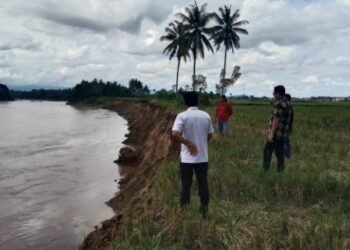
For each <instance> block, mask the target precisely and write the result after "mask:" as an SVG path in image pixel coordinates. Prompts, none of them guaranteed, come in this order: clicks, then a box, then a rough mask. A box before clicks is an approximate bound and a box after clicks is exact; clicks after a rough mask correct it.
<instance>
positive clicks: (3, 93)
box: [0, 83, 13, 101]
mask: <svg viewBox="0 0 350 250" xmlns="http://www.w3.org/2000/svg"><path fill="white" fill-rule="evenodd" d="M12 100H13V97H12V96H11V94H10V90H9V89H8V87H7V86H6V85H5V84H1V83H0V101H12Z"/></svg>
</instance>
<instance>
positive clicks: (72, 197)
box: [0, 101, 128, 250]
mask: <svg viewBox="0 0 350 250" xmlns="http://www.w3.org/2000/svg"><path fill="white" fill-rule="evenodd" d="M126 133H128V128H127V121H126V120H125V119H123V118H122V117H120V116H119V115H118V114H116V113H115V112H111V111H107V110H102V109H92V108H75V107H71V106H68V105H66V104H65V103H64V102H39V101H35V102H32V101H14V102H0V249H1V250H2V249H4V250H5V249H6V250H13V249H14V250H17V249H35V250H40V249H45V250H46V249H55V250H56V249H77V247H78V246H79V243H81V241H82V240H83V239H84V236H86V235H87V234H88V233H89V232H91V231H92V230H93V229H94V226H95V225H100V222H102V221H103V220H105V219H109V218H110V217H112V216H113V211H112V209H111V208H110V207H108V206H107V205H106V204H105V202H106V201H108V200H109V199H111V198H112V197H113V196H114V194H115V193H116V192H117V191H118V187H117V183H116V182H115V180H117V179H119V178H120V176H119V172H118V166H117V165H116V164H114V163H113V161H114V160H115V159H116V158H117V154H118V151H119V149H120V148H121V147H122V141H123V140H124V139H125V134H126Z"/></svg>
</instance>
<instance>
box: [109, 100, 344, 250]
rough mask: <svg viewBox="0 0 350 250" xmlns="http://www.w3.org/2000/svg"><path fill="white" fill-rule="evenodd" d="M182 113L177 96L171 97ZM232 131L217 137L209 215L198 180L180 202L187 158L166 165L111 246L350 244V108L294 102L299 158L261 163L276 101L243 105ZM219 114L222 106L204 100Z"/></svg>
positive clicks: (213, 149)
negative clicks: (183, 207) (185, 207)
mask: <svg viewBox="0 0 350 250" xmlns="http://www.w3.org/2000/svg"><path fill="white" fill-rule="evenodd" d="M163 105H168V106H170V107H171V109H172V110H177V111H180V109H182V108H183V107H181V108H180V107H179V106H178V105H177V104H163ZM234 106H235V109H236V113H235V114H234V116H233V119H231V124H230V126H231V129H230V134H229V135H228V136H227V137H226V138H220V137H218V136H217V137H215V138H214V140H213V141H212V142H210V144H209V155H210V156H209V157H210V160H209V161H210V163H209V173H208V174H209V188H210V195H211V196H210V204H209V216H208V218H207V219H206V220H203V219H202V218H201V216H200V214H199V211H198V209H199V199H198V195H197V189H196V183H195V182H194V185H193V189H192V198H191V204H190V207H189V211H188V212H187V213H185V214H183V213H181V212H180V209H179V205H178V203H179V201H178V200H179V192H180V178H179V166H178V159H172V160H171V159H170V160H168V161H167V162H165V163H163V165H162V166H161V168H160V170H159V173H158V176H157V178H156V180H155V182H154V183H153V184H152V186H151V190H149V191H148V192H147V194H146V195H145V197H144V199H143V200H142V201H140V203H139V204H137V206H138V208H139V209H138V211H140V212H139V213H137V214H135V212H132V213H130V214H124V218H123V224H122V226H121V230H120V232H118V234H117V237H116V239H115V240H114V241H113V242H112V243H111V245H110V247H109V248H110V249H349V248H350V184H349V183H350V182H349V181H350V167H349V166H350V109H349V107H346V106H335V105H329V106H314V105H295V106H294V110H295V124H294V131H293V135H292V137H291V143H292V150H293V152H292V158H291V159H290V160H286V169H285V171H284V172H283V173H281V174H280V173H277V172H276V162H275V160H274V161H273V162H272V165H271V169H270V172H269V173H267V174H266V173H264V171H263V170H262V150H263V146H264V143H265V133H266V128H267V124H268V119H269V115H270V111H271V110H270V109H269V107H268V106H267V105H255V104H252V103H251V104H250V105H243V104H240V105H235V104H234ZM205 109H206V110H207V111H208V112H209V113H210V114H211V115H212V116H213V114H214V107H207V108H205Z"/></svg>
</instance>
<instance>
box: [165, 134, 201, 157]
mask: <svg viewBox="0 0 350 250" xmlns="http://www.w3.org/2000/svg"><path fill="white" fill-rule="evenodd" d="M171 135H172V137H173V138H174V140H176V141H178V142H180V143H181V144H184V145H185V146H186V147H187V148H188V150H189V151H190V153H191V155H197V153H198V150H197V146H196V145H195V144H193V143H192V142H191V141H189V140H187V139H185V138H184V137H183V136H182V135H181V134H180V132H178V131H175V130H173V131H172V132H171Z"/></svg>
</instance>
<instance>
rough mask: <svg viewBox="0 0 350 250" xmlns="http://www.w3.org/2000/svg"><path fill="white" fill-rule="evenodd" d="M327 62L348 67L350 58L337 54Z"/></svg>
mask: <svg viewBox="0 0 350 250" xmlns="http://www.w3.org/2000/svg"><path fill="white" fill-rule="evenodd" d="M329 64H330V65H332V66H336V67H338V66H340V67H349V66H350V58H349V57H344V56H339V57H336V58H334V59H331V60H330V61H329Z"/></svg>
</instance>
